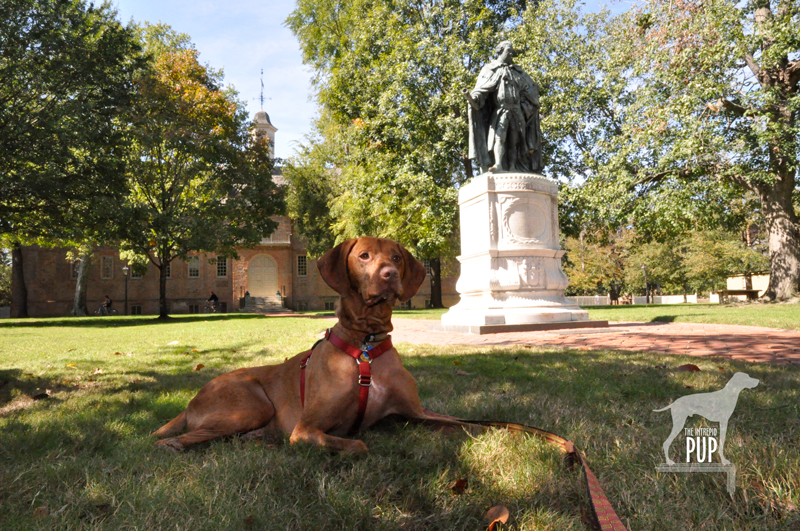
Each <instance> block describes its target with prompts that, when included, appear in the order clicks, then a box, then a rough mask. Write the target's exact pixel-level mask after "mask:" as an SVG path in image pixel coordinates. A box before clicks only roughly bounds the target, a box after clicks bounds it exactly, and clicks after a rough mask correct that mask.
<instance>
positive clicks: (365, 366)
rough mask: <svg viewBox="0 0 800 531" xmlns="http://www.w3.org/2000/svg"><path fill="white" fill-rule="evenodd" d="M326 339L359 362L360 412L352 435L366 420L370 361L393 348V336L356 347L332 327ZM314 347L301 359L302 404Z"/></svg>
mask: <svg viewBox="0 0 800 531" xmlns="http://www.w3.org/2000/svg"><path fill="white" fill-rule="evenodd" d="M325 339H327V340H328V341H330V342H331V344H332V345H333V346H334V347H336V348H338V349H339V350H341V351H342V352H344V353H345V354H348V355H350V356H351V357H352V358H353V359H354V360H356V363H358V385H359V386H360V388H359V392H358V413H356V421H355V422H354V423H353V426H352V427H351V428H350V435H352V434H354V433H356V432H357V431H358V428H360V427H361V422H362V421H363V420H364V413H366V412H367V402H368V401H369V388H370V387H371V386H372V370H371V369H370V363H372V362H373V361H374V360H376V359H378V358H379V357H380V356H381V355H382V354H383V353H385V352H386V351H388V350H390V349H391V348H392V338H391V336H390V337H387V338H386V340H385V341H383V342H382V343H380V344H379V345H378V346H376V347H373V346H371V345H367V343H366V341H365V342H364V343H363V344H362V345H361V348H360V349H359V348H357V347H354V346H353V345H351V344H350V343H347V342H346V341H345V340H344V339H342V338H340V337H339V336H337V335H336V334H334V333H333V332H332V331H331V329H330V328H329V329H328V330H326V331H325ZM313 351H314V348H313V347H312V348H311V351H309V353H308V354H307V355H306V356H304V357H303V359H302V360H300V404H301V405H305V402H306V365H308V360H309V359H310V358H311V354H312V352H313Z"/></svg>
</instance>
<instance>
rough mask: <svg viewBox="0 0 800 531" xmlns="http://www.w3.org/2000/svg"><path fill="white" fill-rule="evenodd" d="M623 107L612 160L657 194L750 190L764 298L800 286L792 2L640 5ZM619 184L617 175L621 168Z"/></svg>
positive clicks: (799, 43)
mask: <svg viewBox="0 0 800 531" xmlns="http://www.w3.org/2000/svg"><path fill="white" fill-rule="evenodd" d="M629 20H630V24H629V25H628V40H629V41H630V42H632V43H634V45H635V46H634V47H633V49H632V54H631V56H632V57H633V58H634V63H633V65H632V66H633V69H632V73H633V76H632V78H631V84H632V85H633V86H636V87H637V90H636V92H637V97H636V101H635V103H634V104H632V105H631V106H630V107H629V111H628V113H627V119H626V123H625V126H624V135H622V136H621V137H620V144H619V145H618V146H617V151H616V153H615V157H616V161H615V164H616V165H617V166H625V167H628V168H632V169H633V170H632V171H631V172H630V173H629V175H632V176H635V177H634V179H633V181H631V182H630V186H631V188H635V189H637V190H638V191H639V192H641V193H649V192H652V191H657V192H658V193H661V194H662V195H664V196H671V195H673V194H672V192H677V193H679V194H680V193H684V192H683V191H685V190H686V189H687V188H692V187H697V186H702V187H705V188H707V189H709V190H712V191H713V190H719V189H721V188H725V187H730V185H731V184H733V185H735V186H736V187H738V189H739V190H740V192H739V193H740V194H741V193H742V192H741V191H742V190H744V191H749V192H752V193H753V194H755V195H756V196H757V197H758V199H759V201H760V210H761V214H762V215H763V219H764V222H765V225H766V228H767V231H768V233H769V256H770V284H769V289H768V290H767V292H766V294H765V296H766V297H768V298H769V299H787V298H790V297H792V296H794V295H795V294H796V293H797V292H798V289H800V222H798V214H797V213H798V210H797V206H798V205H797V202H798V200H797V197H798V192H799V190H798V180H797V175H798V160H800V157H798V152H799V150H800V144H799V143H798V138H800V122H798V112H800V95H799V94H798V92H799V91H800V86H799V85H798V83H799V82H800V60H798V56H797V54H798V52H800V32H798V31H797V28H798V27H800V11H798V6H797V4H796V3H795V2H792V1H790V0H776V1H770V0H759V1H757V2H751V3H746V4H736V3H732V2H728V1H726V0H709V1H705V0H704V1H702V2H700V1H693V0H690V1H686V0H678V1H667V0H650V1H649V2H648V3H647V4H646V6H645V7H644V9H642V10H641V11H640V12H638V13H637V14H636V16H635V17H631V18H630V19H629ZM621 177H622V180H623V181H624V180H625V178H627V177H626V176H625V175H623V174H621Z"/></svg>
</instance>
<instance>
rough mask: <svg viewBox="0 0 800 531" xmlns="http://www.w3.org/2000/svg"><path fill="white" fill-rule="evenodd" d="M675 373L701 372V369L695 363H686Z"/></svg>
mask: <svg viewBox="0 0 800 531" xmlns="http://www.w3.org/2000/svg"><path fill="white" fill-rule="evenodd" d="M675 372H700V367H698V366H697V365H695V364H693V363H686V364H684V365H681V366H680V367H678V368H677V369H675Z"/></svg>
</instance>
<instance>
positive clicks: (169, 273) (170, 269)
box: [165, 262, 172, 278]
mask: <svg viewBox="0 0 800 531" xmlns="http://www.w3.org/2000/svg"><path fill="white" fill-rule="evenodd" d="M165 267H166V268H167V278H172V262H170V263H168V264H167V265H166V266H165Z"/></svg>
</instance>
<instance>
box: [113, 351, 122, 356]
mask: <svg viewBox="0 0 800 531" xmlns="http://www.w3.org/2000/svg"><path fill="white" fill-rule="evenodd" d="M114 355H115V356H122V352H115V353H114Z"/></svg>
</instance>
